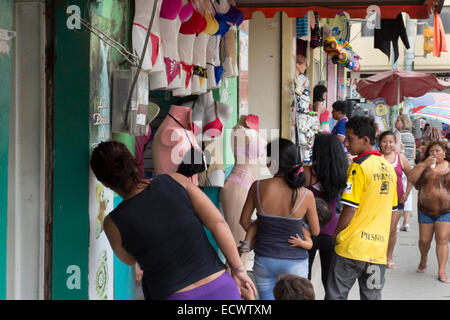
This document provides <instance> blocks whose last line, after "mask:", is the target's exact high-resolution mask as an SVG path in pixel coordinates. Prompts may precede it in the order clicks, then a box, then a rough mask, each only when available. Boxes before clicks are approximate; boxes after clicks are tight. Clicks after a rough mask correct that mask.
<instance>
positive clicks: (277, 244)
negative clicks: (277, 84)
mask: <svg viewBox="0 0 450 320" xmlns="http://www.w3.org/2000/svg"><path fill="white" fill-rule="evenodd" d="M267 158H268V160H269V162H268V163H267V166H268V167H269V169H270V170H271V172H272V173H274V176H273V177H272V178H270V179H265V180H258V181H255V182H254V183H253V184H252V186H251V188H250V190H249V192H248V195H247V200H246V202H245V205H244V208H243V209H242V214H241V219H240V223H241V225H242V227H243V228H244V230H246V231H247V232H248V235H251V234H252V233H256V237H255V245H254V250H255V263H254V267H253V271H254V274H255V280H256V287H257V289H258V292H259V298H260V299H261V300H274V296H273V292H272V291H273V287H274V286H275V283H276V281H277V277H278V275H279V274H281V273H286V274H294V275H298V276H301V277H305V278H306V277H307V276H308V251H307V250H306V249H305V238H304V234H303V225H304V223H305V222H307V223H308V225H309V228H310V232H311V234H312V235H318V234H319V231H320V227H319V220H318V217H317V212H316V203H315V200H314V196H313V194H312V192H311V191H309V190H307V189H306V188H305V187H304V184H305V180H306V179H305V173H304V169H303V166H302V162H301V159H300V151H299V149H298V148H297V146H296V145H295V144H294V143H292V142H291V141H289V140H286V139H278V140H275V141H272V142H271V143H269V144H268V145H267ZM254 209H256V210H257V220H256V221H254V222H252V221H251V216H252V214H253V211H254ZM247 239H248V238H247ZM243 243H244V246H242V245H241V248H240V249H241V252H242V251H244V249H249V246H247V247H245V244H250V241H245V242H243Z"/></svg>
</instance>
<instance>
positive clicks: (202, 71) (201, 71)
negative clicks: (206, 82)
mask: <svg viewBox="0 0 450 320" xmlns="http://www.w3.org/2000/svg"><path fill="white" fill-rule="evenodd" d="M193 73H194V75H196V76H199V77H202V78H208V69H206V68H203V67H200V66H194V71H193Z"/></svg>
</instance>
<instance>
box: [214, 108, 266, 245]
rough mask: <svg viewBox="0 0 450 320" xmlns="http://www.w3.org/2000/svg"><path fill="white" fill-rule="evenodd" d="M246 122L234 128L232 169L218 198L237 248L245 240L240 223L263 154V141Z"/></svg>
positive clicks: (256, 131) (244, 118)
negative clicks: (233, 161) (233, 160)
mask: <svg viewBox="0 0 450 320" xmlns="http://www.w3.org/2000/svg"><path fill="white" fill-rule="evenodd" d="M247 117H250V115H249V116H247ZM253 117H255V116H253ZM256 119H257V118H256ZM245 120H246V117H245V116H243V117H242V118H241V120H240V122H239V123H238V124H237V125H236V126H235V127H234V128H233V134H232V144H233V154H234V157H235V165H234V167H233V169H232V171H231V173H230V175H229V176H228V178H227V179H226V180H225V185H224V187H223V188H222V189H221V190H220V194H219V197H220V203H221V207H222V211H223V213H224V217H225V220H226V221H227V223H228V225H229V226H230V229H231V232H232V234H233V237H234V240H235V242H236V245H239V241H241V240H242V239H244V237H245V230H244V229H243V228H242V226H241V225H240V224H239V219H240V217H241V212H242V208H243V207H244V204H245V200H246V199H247V194H248V190H249V189H250V187H251V185H252V183H253V182H254V181H256V180H257V179H258V178H259V170H260V164H259V159H260V158H261V157H262V156H263V155H265V154H266V141H264V140H263V139H261V137H260V136H259V134H258V129H257V127H255V129H251V128H250V127H249V126H248V125H247V124H246V121H245Z"/></svg>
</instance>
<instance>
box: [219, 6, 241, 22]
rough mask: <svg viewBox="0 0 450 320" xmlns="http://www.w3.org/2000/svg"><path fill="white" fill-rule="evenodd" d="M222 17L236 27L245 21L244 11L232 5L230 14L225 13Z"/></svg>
mask: <svg viewBox="0 0 450 320" xmlns="http://www.w3.org/2000/svg"><path fill="white" fill-rule="evenodd" d="M222 16H223V18H224V19H225V21H227V22H229V23H231V24H233V25H235V26H239V25H240V24H241V23H242V21H244V14H243V13H242V11H241V10H239V9H237V8H236V7H234V6H232V5H230V10H228V12H227V13H224V14H223V15H222Z"/></svg>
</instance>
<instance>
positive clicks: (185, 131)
mask: <svg viewBox="0 0 450 320" xmlns="http://www.w3.org/2000/svg"><path fill="white" fill-rule="evenodd" d="M167 114H168V115H169V116H170V117H171V118H172V119H173V120H175V122H176V123H178V124H179V125H180V126H181V127H182V128H183V129H184V133H185V134H186V137H187V138H188V140H189V143H190V144H191V147H192V148H193V147H194V146H193V145H192V141H191V138H189V135H188V133H187V130H186V128H185V127H184V126H183V125H182V124H181V123H180V121H178V120H177V119H176V118H175V117H174V116H173V115H171V114H170V113H169V112H167Z"/></svg>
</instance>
